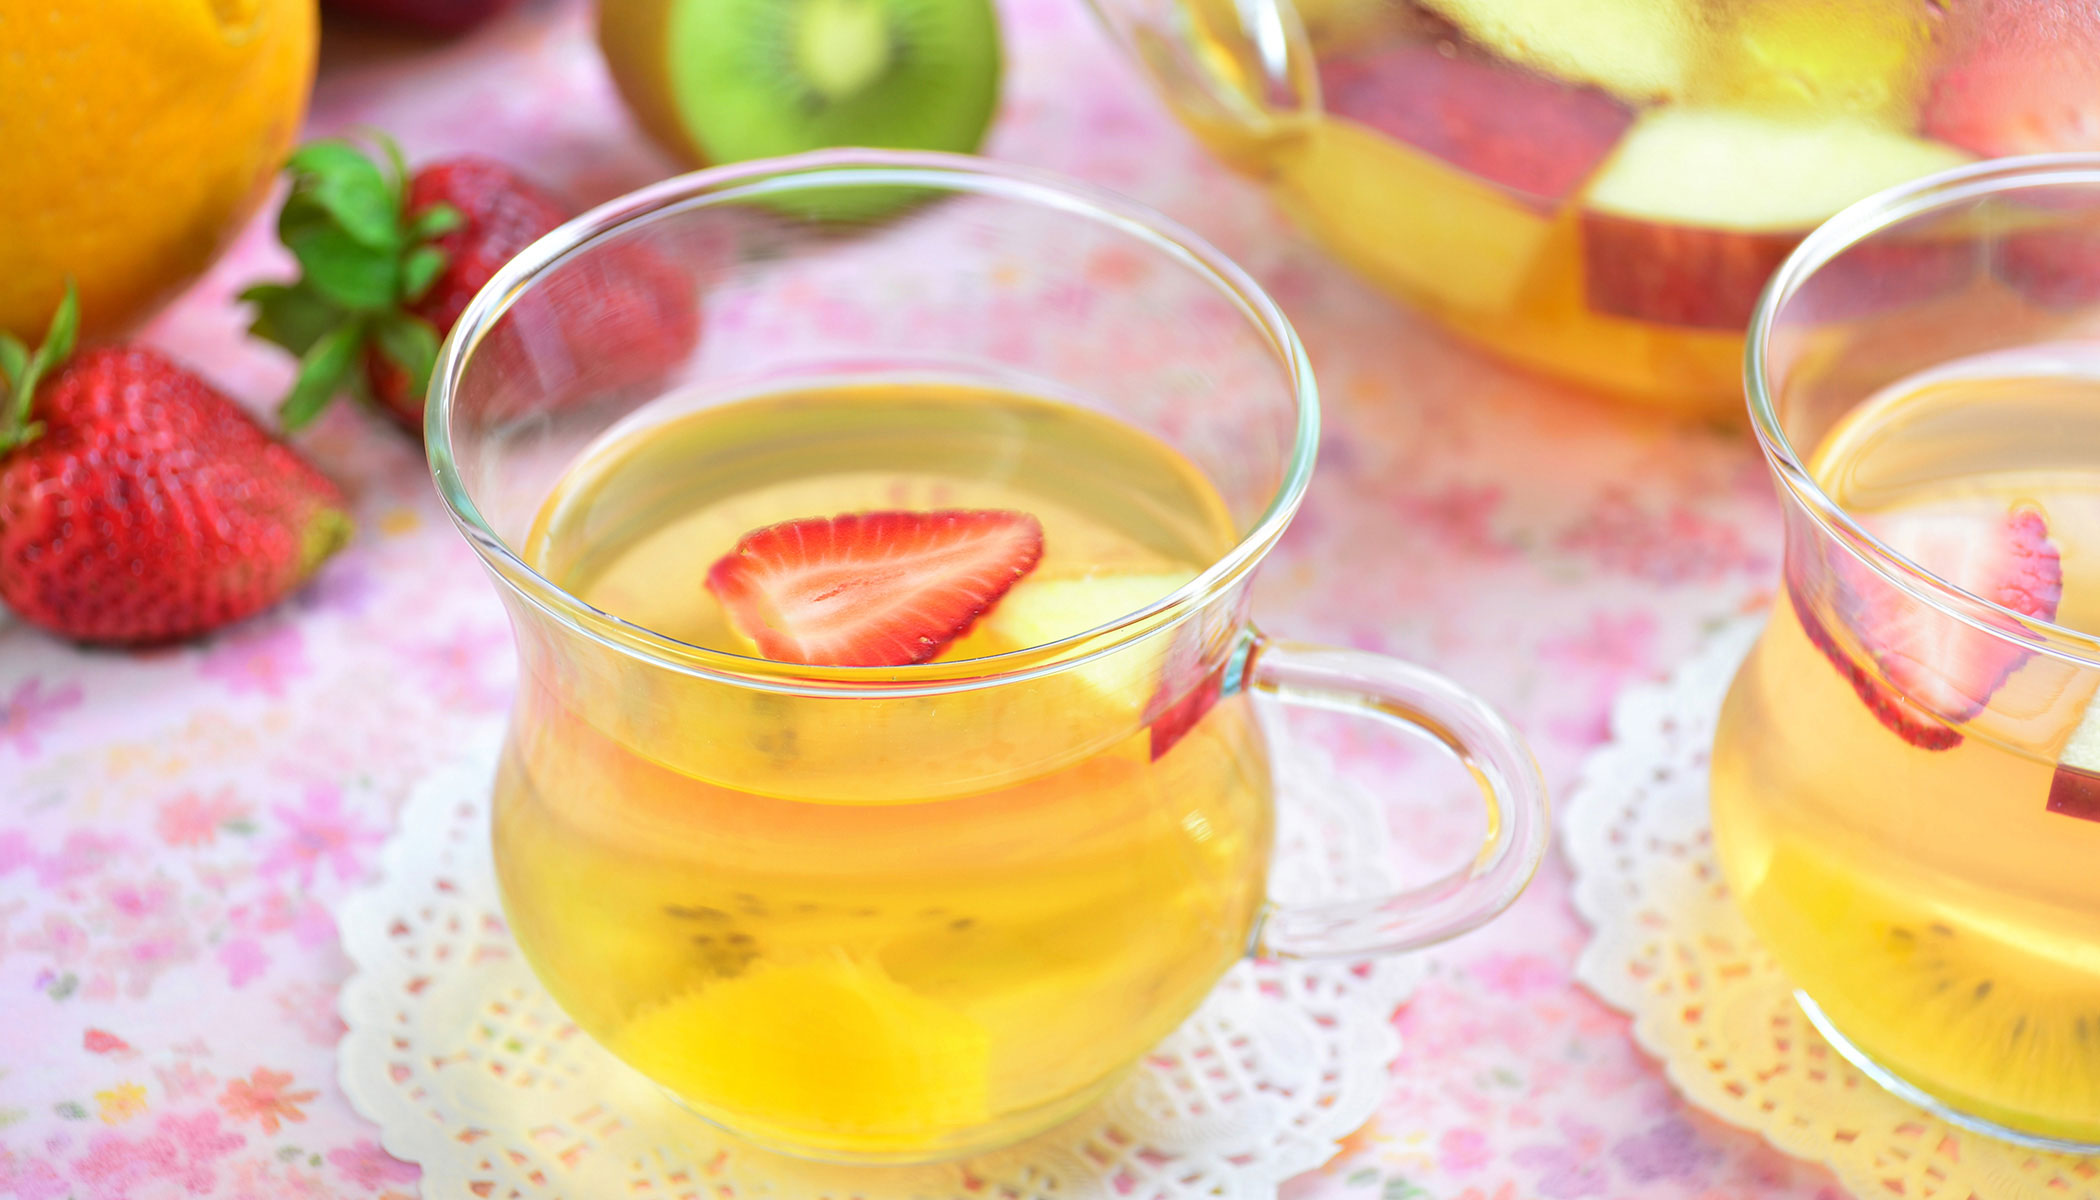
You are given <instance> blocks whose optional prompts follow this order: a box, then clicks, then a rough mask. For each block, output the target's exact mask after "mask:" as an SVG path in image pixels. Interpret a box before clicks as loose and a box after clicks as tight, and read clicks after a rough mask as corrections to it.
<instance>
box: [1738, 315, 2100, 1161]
mask: <svg viewBox="0 0 2100 1200" xmlns="http://www.w3.org/2000/svg"><path fill="white" fill-rule="evenodd" d="M1810 471H1811V473H1812V474H1813V476H1814V477H1815V478H1816V480H1817V481H1818V482H1819V484H1820V485H1821V486H1822V487H1823V489H1824V490H1825V491H1826V492H1827V493H1828V494H1829V495H1830V496H1831V497H1832V498H1833V499H1834V500H1836V501H1837V503H1838V504H1840V505H1841V506H1842V507H1844V508H1845V509H1846V511H1848V512H1850V513H1852V514H1854V515H1855V516H1856V517H1857V518H1858V520H1859V521H1860V522H1861V524H1863V525H1864V526H1865V527H1866V528H1867V529H1869V530H1870V531H1871V532H1873V533H1874V534H1875V535H1876V536H1877V537H1879V538H1880V539H1881V540H1882V541H1883V542H1885V543H1886V544H1887V545H1889V546H1890V547H1892V548H1893V549H1895V550H1896V551H1897V552H1898V553H1900V554H1903V555H1904V556H1906V557H1907V558H1909V559H1910V560H1911V561H1913V562H1914V563H1916V564H1918V565H1919V566H1921V567H1923V568H1925V569H1926V570H1928V571H1930V572H1932V573H1933V574H1935V575H1937V576H1939V577H1940V578H1941V579H1943V580H1946V581H1947V582H1949V583H1952V584H1954V585H1956V586H1958V587H1960V588H1962V589H1964V590H1966V591H1968V592H1970V593H1972V594H1974V595H1976V596H1980V597H1983V598H1985V599H1987V600H1991V601H1993V602H1995V603H1997V604H1999V605H2001V606H2002V607H2004V608H2007V609H2010V610H2012V611H2014V612H2017V613H2020V614H2022V615H2024V616H2027V617H2031V618H2034V619H2037V620H2042V621H2053V622H2054V623H2056V624H2058V625H2061V626H2066V627H2069V628H2071V629H2074V630H2079V631H2083V632H2087V633H2094V632H2100V356H2096V355H2095V354H2094V353H2093V351H2092V350H2091V349H2089V348H2088V349H2085V350H2083V351H2078V350H2068V351H2065V352H2063V353H2050V352H2043V351H2021V352H2005V353H1999V354H1994V355H1990V356H1982V357H1978V358H1974V359H1970V360H1965V361H1958V362H1956V363H1954V364H1952V365H1950V366H1946V367H1941V368H1938V369H1935V370H1934V371H1931V372H1928V373H1926V374H1923V375H1920V376H1917V377H1915V378H1913V379H1911V380H1909V381H1906V382H1905V383H1902V384H1899V385H1896V386H1894V387H1892V388H1890V389H1888V390H1886V391H1884V392H1883V393H1881V394H1880V395H1878V396H1876V397H1875V398H1873V399H1871V400H1869V401H1868V402H1866V403H1865V404H1863V405H1861V406H1860V407H1859V408H1858V409H1856V410H1855V411H1854V412H1853V413H1851V414H1850V415H1848V416H1847V417H1846V419H1845V420H1844V421H1843V422H1842V423H1841V424H1839V425H1838V426H1837V427H1836V428H1835V429H1833V430H1832V431H1831V432H1830V433H1829V434H1828V435H1827V436H1826V437H1825V438H1824V440H1823V442H1822V444H1821V446H1820V447H1819V449H1818V451H1817V453H1816V454H1815V456H1814V458H1813V460H1812V461H1811V463H1810ZM1798 549H1799V548H1796V552H1790V559H1789V569H1790V577H1789V586H1788V588H1787V590H1786V593H1785V594H1784V595H1783V596H1782V597H1781V598H1780V600H1779V602H1778V604H1777V606H1776V610H1775V611H1774V613H1773V615H1772V618H1771V620H1772V624H1771V627H1770V628H1769V629H1768V630H1767V632H1766V634H1765V636H1764V638H1763V639H1762V640H1761V641H1760V642H1759V643H1758V648H1757V650H1756V651H1755V652H1754V653H1753V655H1752V657H1751V659H1750V661H1749V662H1748V663H1747V664H1746V665H1745V666H1744V668H1743V670H1742V671H1741V673H1740V674H1739V675H1738V676H1737V678H1736V682H1735V686H1734V688H1733V690H1732V691H1731V692H1730V694H1729V697H1728V700H1727V703H1726V706H1725V708H1724V710H1723V712H1722V716H1721V724H1720V731H1719V735H1718V738H1717V741H1716V744H1715V747H1714V753H1713V818H1714V835H1715V842H1716V846H1717V848H1718V850H1719V854H1720V859H1721V863H1722V866H1723V868H1724V869H1725V871H1726V874H1727V878H1728V882H1729V886H1730V888H1731V889H1732V891H1733V892H1734V894H1735V895H1736V897H1737V899H1738V901H1739V902H1740V904H1741V905H1742V909H1743V912H1744V914H1745V916H1746V917H1747V918H1748V919H1749V922H1750V924H1751V926H1752V928H1753V929H1754V930H1755V931H1756V932H1757V934H1758V936H1759V937H1760V938H1761V939H1762V941H1763V942H1764V944H1765V945H1766V946H1767V947H1768V948H1769V949H1770V951H1771V952H1772V954H1773V956H1774V957H1775V958H1776V959H1777V960H1778V961H1779V964H1780V965H1781V967H1783V968H1784V969H1785V970H1786V971H1787V973H1788V974H1789V976H1790V977H1791V979H1792V981H1793V982H1794V983H1795V985H1796V986H1797V987H1799V988H1800V989H1801V990H1802V991H1803V992H1804V993H1805V994H1806V995H1807V996H1808V997H1810V998H1811V999H1812V1001H1813V1002H1814V1004H1815V1005H1816V1006H1817V1007H1818V1008H1819V1009H1820V1011H1821V1013H1822V1015H1823V1016H1824V1017H1825V1018H1826V1019H1827V1020H1828V1022H1829V1023H1830V1024H1831V1025H1833V1026H1834V1027H1835V1028H1836V1029H1837V1031H1838V1032H1839V1033H1840V1034H1842V1036H1843V1037H1844V1038H1845V1039H1847V1040H1849V1041H1850V1042H1852V1043H1853V1045H1854V1046H1856V1047H1857V1048H1858V1049H1859V1050H1860V1051H1862V1052H1864V1053H1865V1054H1866V1055H1867V1056H1868V1057H1869V1058H1871V1059H1873V1060H1874V1061H1875V1062H1876V1063H1877V1064H1879V1065H1880V1066H1882V1067H1884V1068H1886V1069H1887V1070H1888V1071H1891V1072H1893V1073H1894V1074H1896V1075H1897V1076H1899V1077H1900V1078H1901V1079H1903V1080H1904V1081H1906V1082H1908V1083H1909V1084H1911V1085H1913V1086H1914V1087H1915V1088H1917V1089H1920V1090H1922V1091H1924V1092H1925V1093H1927V1094H1929V1095H1930V1096H1932V1097H1934V1098H1936V1099H1937V1100H1939V1101H1940V1102H1942V1103H1944V1104H1945V1105H1947V1106H1949V1107H1951V1108H1953V1109H1954V1110H1956V1111H1958V1112H1960V1113H1964V1114H1967V1115H1970V1116H1974V1117H1978V1118H1982V1119H1984V1120H1986V1121H1989V1122H1992V1123H1994V1124H1996V1125H1999V1126H2002V1127H2005V1128H2008V1129H2012V1130H2017V1131H2021V1132H2024V1133H2028V1134H2034V1135H2039V1136H2043V1137H2050V1138H2056V1139H2063V1140H2067V1141H2072V1142H2083V1143H2100V870H2095V864H2096V863H2100V716H2095V715H2094V714H2095V713H2096V712H2100V706H2096V705H2095V683H2096V681H2100V672H2095V671H2093V670H2091V669H2081V668H2078V667H2076V666H2074V665H2072V664H2070V663H2068V662H2065V661H2063V660H2059V659H2056V658H2054V657H2052V656H2049V655H2045V654H2039V653H2035V652H2031V651H2028V650H2026V649H2024V648H2023V647H2022V646H2021V645H2020V644H2019V643H2017V642H2016V641H2012V640H2007V639H2006V638H2003V637H1996V636H1993V635H1991V634H1989V633H1985V632H1983V631H1982V630H1980V629H1977V628H1972V627H1970V626H1968V625H1965V624H1962V623H1960V622H1958V621H1955V620H1954V619H1952V618H1951V617H1949V616H1948V615H1947V614H1945V613H1943V612H1939V611H1937V610H1935V609H1933V608H1931V607H1929V606H1927V605H1925V604H1923V603H1921V602H1919V601H1917V600H1915V599H1912V598H1910V597H1908V596H1907V595H1905V594H1904V593H1902V592H1900V591H1898V590H1897V589H1896V588H1894V587H1893V586H1892V585H1890V584H1888V583H1887V582H1886V581H1884V580H1882V579H1881V578H1880V577H1879V576H1878V575H1875V574H1873V573H1872V572H1871V571H1870V570H1869V569H1868V568H1867V567H1866V566H1865V565H1863V564H1862V563H1860V562H1858V561H1856V560H1850V559H1848V560H1846V561H1844V562H1841V563H1829V564H1817V565H1808V566H1801V565H1798V564H1797V563H1796V557H1797V556H1798V553H1797V552H1798ZM1811 553H1812V552H1811ZM1819 582H1820V583H1822V584H1824V585H1826V586H1824V587H1820V588H1819V587H1818V583H1819Z"/></svg>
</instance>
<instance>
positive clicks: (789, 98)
mask: <svg viewBox="0 0 2100 1200" xmlns="http://www.w3.org/2000/svg"><path fill="white" fill-rule="evenodd" d="M598 34H599V42H600V44H601V46H603V48H604V51H605V57H606V62H607V63H608V65H609V66H610V67H611V68H612V74H613V79H614V81H615V82H616V83H618V85H619V87H620V91H621V93H622V94H623V95H625V96H626V98H627V100H628V103H629V104H630V105H631V106H632V107H633V109H634V111H635V114H636V116H637V117H638V118H639V119H640V121H641V123H642V125H643V127H644V128H646V129H647V130H648V131H649V132H650V133H651V134H652V135H653V136H654V137H655V138H656V139H657V140H658V141H660V142H662V143H663V144H664V145H665V147H666V148H667V149H669V150H670V151H671V152H672V153H673V154H675V155H677V156H678V157H680V158H682V159H684V160H686V161H687V162H689V163H692V164H695V165H701V164H709V163H726V162H741V161H745V160H748V159H754V158H771V157H774V156H777V155H783V154H794V153H799V152H801V151H805V150H817V149H823V148H827V147H833V146H877V147H887V148H894V149H918V150H948V151H955V152H961V153H968V152H970V151H974V150H976V149H977V147H978V145H979V144H980V143H981V142H982V141H983V139H984V134H985V130H986V129H987V127H989V125H990V124H991V119H992V114H993V112H994V110H995V109H996V107H997V105H998V97H999V72H1000V57H999V26H998V19H997V17H996V16H995V14H994V13H993V11H992V7H991V3H990V0H601V3H600V5H599V22H598ZM873 192H874V189H859V190H857V191H856V193H855V194H854V198H852V199H850V200H849V199H847V198H843V197H842V198H840V200H839V201H838V202H837V203H824V204H820V205H812V206H804V205H795V206H791V207H795V208H798V209H800V208H805V207H807V208H810V209H812V210H814V211H819V212H830V213H835V214H836V215H840V216H852V215H869V214H872V213H874V212H876V211H879V210H881V209H883V208H887V207H889V206H891V205H894V204H895V203H897V202H899V200H900V199H902V198H903V195H904V194H903V192H902V189H882V190H881V192H882V194H881V195H875V194H873Z"/></svg>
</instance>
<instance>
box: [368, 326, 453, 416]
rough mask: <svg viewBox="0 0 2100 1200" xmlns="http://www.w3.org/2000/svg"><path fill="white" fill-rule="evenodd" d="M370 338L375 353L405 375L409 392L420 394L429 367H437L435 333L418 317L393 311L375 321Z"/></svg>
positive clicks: (424, 384) (425, 387)
mask: <svg viewBox="0 0 2100 1200" xmlns="http://www.w3.org/2000/svg"><path fill="white" fill-rule="evenodd" d="M372 336H373V340H375V341H376V342H378V344H379V352H380V353H381V354H383V355H385V356H386V357H387V359H388V360H389V361H391V362H392V363H393V364H394V365H395V366H397V367H399V368H401V369H402V371H404V372H406V373H407V375H408V379H409V393H410V394H411V395H415V396H420V395H422V394H423V392H424V391H425V390H426V389H428V388H429V387H430V371H431V368H433V367H435V366H436V365H437V352H438V335H437V330H435V329H432V328H431V327H430V322H428V321H426V320H424V319H423V318H421V317H417V316H411V315H409V314H408V313H400V312H397V313H388V314H387V315H385V316H383V317H380V318H379V319H377V320H375V321H374V322H373V323H372Z"/></svg>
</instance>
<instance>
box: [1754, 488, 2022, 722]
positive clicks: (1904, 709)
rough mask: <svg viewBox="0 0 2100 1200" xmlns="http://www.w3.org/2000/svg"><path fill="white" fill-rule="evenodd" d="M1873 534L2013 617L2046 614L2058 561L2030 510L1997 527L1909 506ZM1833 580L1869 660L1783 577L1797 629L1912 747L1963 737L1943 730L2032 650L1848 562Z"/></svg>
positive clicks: (1836, 604) (1979, 705) (1839, 612)
mask: <svg viewBox="0 0 2100 1200" xmlns="http://www.w3.org/2000/svg"><path fill="white" fill-rule="evenodd" d="M1874 532H1875V533H1876V534H1877V535H1878V536H1879V537H1880V538H1881V539H1882V541H1883V542H1885V543H1887V544H1888V545H1889V546H1890V547H1891V548H1892V549H1894V550H1895V551H1896V552H1897V553H1899V554H1901V555H1903V556H1904V557H1905V558H1908V559H1910V560H1911V561H1912V562H1914V563H1916V564H1918V565H1919V566H1921V567H1923V568H1924V569H1925V570H1927V571H1929V572H1931V573H1932V574H1934V575H1936V576H1938V577H1939V578H1941V579H1943V580H1945V581H1947V582H1948V583H1951V584H1953V585H1954V586H1956V587H1958V588H1961V589H1963V590H1964V591H1967V592H1970V593H1972V594H1974V595H1976V596H1980V597H1982V598H1983V599H1985V600H1989V601H1991V602H1992V603H1994V604H1997V605H1999V606H2001V607H2004V608H2008V609H2011V610H2012V611H2014V612H2016V613H2020V614H2021V615H2023V616H2028V617H2034V618H2036V619H2038V620H2043V621H2049V620H2054V619H2055V617H2056V605H2057V601H2058V600H2059V599H2061V598H2062V596H2063V582H2064V577H2063V563H2062V561H2061V560H2060V559H2059V558H2058V556H2057V552H2056V547H2055V546H2054V545H2053V544H2052V543H2051V542H2050V541H2049V529H2048V526H2047V524H2046V523H2045V522H2044V521H2043V520H2042V516H2041V514H2040V513H2037V512H2034V511H2033V510H2031V509H2015V510H2013V511H2012V512H2010V513H2008V514H2006V516H2005V519H2004V520H2003V521H2002V522H1999V523H1996V524H1992V523H1990V522H1979V521H1977V520H1976V519H1974V517H1973V516H1969V515H1964V514H1959V513H1946V512H1939V513H1907V514H1904V515H1901V516H1895V517H1884V518H1882V519H1880V520H1878V521H1876V522H1874ZM1833 575H1834V579H1835V594H1834V596H1833V603H1832V608H1833V615H1834V616H1835V617H1836V618H1837V620H1838V621H1840V622H1842V623H1843V625H1844V626H1845V627H1846V628H1848V629H1849V630H1850V631H1851V632H1852V635H1853V638H1854V640H1855V641H1856V642H1857V644H1858V645H1859V646H1860V648H1861V649H1863V650H1865V651H1866V652H1867V654H1868V655H1869V657H1870V658H1871V660H1872V667H1871V668H1870V667H1869V666H1868V665H1866V664H1863V663H1860V662H1858V661H1857V660H1855V659H1854V658H1853V657H1852V656H1851V655H1850V654H1848V653H1847V652H1846V651H1845V649H1844V648H1843V647H1842V646H1840V645H1839V644H1838V641H1837V639H1836V638H1835V637H1833V636H1832V635H1831V633H1830V631H1829V629H1827V628H1826V627H1825V626H1824V624H1823V622H1822V619H1821V617H1819V616H1818V615H1817V611H1816V607H1815V604H1814V603H1813V602H1812V600H1811V599H1810V597H1808V596H1807V595H1805V594H1804V592H1805V589H1804V588H1803V587H1802V586H1801V583H1800V581H1799V580H1798V579H1797V578H1796V577H1794V576H1793V575H1791V574H1790V575H1789V576H1788V581H1787V584H1788V588H1789V589H1790V590H1791V592H1792V598H1793V602H1794V611H1795V613H1796V614H1798V615H1799V617H1800V618H1801V628H1802V631H1803V632H1804V633H1806V634H1807V635H1808V640H1809V641H1810V642H1812V643H1814V644H1815V646H1816V648H1817V649H1819V650H1821V651H1822V652H1823V655H1824V657H1826V658H1828V659H1829V660H1830V662H1831V665H1833V666H1835V667H1836V668H1837V669H1838V672H1839V673H1840V674H1841V675H1843V676H1844V677H1845V678H1846V680H1847V681H1848V682H1850V683H1851V684H1852V688H1853V690H1854V691H1855V692H1857V693H1859V698H1860V699H1861V700H1862V701H1863V702H1865V704H1866V706H1867V708H1868V709H1869V710H1871V711H1872V712H1873V714H1874V716H1875V717H1876V718H1878V719H1879V720H1880V721H1881V723H1882V724H1883V725H1884V726H1886V727H1887V728H1888V729H1889V730H1890V731H1891V732H1893V733H1895V734H1896V735H1897V736H1898V737H1901V738H1902V739H1903V740H1904V741H1906V742H1909V743H1910V744H1911V745H1913V746H1917V747H1919V748H1920V749H1924V750H1947V749H1951V748H1953V747H1955V746H1958V745H1960V744H1961V734H1960V733H1958V732H1956V731H1955V730H1954V729H1953V728H1952V726H1954V725H1958V724H1960V723H1962V722H1963V721H1967V720H1969V719H1971V718H1972V717H1974V716H1975V715H1976V714H1978V713H1980V712H1982V711H1983V709H1984V706H1985V705H1986V704H1988V703H1989V702H1990V698H1991V695H1992V693H1994V692H1996V691H1997V690H1998V688H1999V687H2000V686H2002V685H2003V684H2004V683H2005V681H2006V679H2007V678H2009V677H2010V676H2011V675H2012V673H2013V672H2014V671H2016V670H2018V669H2019V668H2020V666H2021V664H2023V663H2025V662H2026V661H2027V659H2028V657H2029V656H2030V655H2031V653H2032V652H2031V651H2028V650H2025V649H2022V648H2021V647H2020V646H2019V645H2017V644H2016V643H2014V642H2012V641H2009V640H2007V639H2005V638H2002V637H1996V636H1993V635H1991V634H1989V633H1985V632H1984V631H1982V630H1980V629H1976V628H1973V627H1972V626H1969V625H1967V624H1965V623H1963V622H1961V621H1958V620H1955V619H1954V618H1953V617H1950V616H1947V615H1946V614H1944V613H1941V612H1938V611H1937V610H1934V609H1933V608H1931V607H1929V606H1927V605H1925V604H1924V603H1922V602H1920V601H1918V600H1915V599H1912V598H1910V597H1909V596H1906V595H1904V594H1903V593H1901V592H1899V591H1897V590H1896V589H1895V588H1894V587H1892V586H1891V585H1889V584H1888V583H1886V582H1884V581H1883V580H1882V579H1881V578H1880V577H1879V576H1877V575H1875V574H1873V573H1872V572H1871V571H1869V570H1867V569H1866V568H1865V567H1863V566H1860V565H1858V564H1857V563H1855V562H1853V561H1851V560H1849V559H1846V560H1841V561H1840V562H1839V563H1838V564H1837V570H1836V571H1835V572H1834V573H1833ZM2008 632H2011V630H2008Z"/></svg>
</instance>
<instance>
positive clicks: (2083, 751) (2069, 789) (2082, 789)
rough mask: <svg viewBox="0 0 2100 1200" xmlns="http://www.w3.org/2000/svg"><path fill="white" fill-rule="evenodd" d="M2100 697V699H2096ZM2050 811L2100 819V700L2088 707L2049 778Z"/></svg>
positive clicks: (2091, 819) (2069, 815)
mask: <svg viewBox="0 0 2100 1200" xmlns="http://www.w3.org/2000/svg"><path fill="white" fill-rule="evenodd" d="M2096 699H2100V698H2096ZM2049 811H2050V812H2053V813H2058V814H2060V815H2062V816H2066V817H2077V818H2078V819H2079V820H2081V821H2100V703H2094V704H2091V705H2089V706H2087V708H2086V710H2085V716H2084V717H2083V718H2082V719H2081V720H2080V721H2079V722H2078V728H2077V729H2075V730H2073V731H2072V732H2071V740H2070V741H2069V742H2067V743H2065V744H2064V753H2063V757H2062V758H2061V759H2058V760H2057V763H2056V774H2055V775H2054V776H2052V777H2051V778H2050V780H2049Z"/></svg>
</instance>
